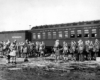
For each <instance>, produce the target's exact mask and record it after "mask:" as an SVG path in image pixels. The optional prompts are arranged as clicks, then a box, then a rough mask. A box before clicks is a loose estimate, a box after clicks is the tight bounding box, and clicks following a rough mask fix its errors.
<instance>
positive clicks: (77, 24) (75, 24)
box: [31, 20, 100, 30]
mask: <svg viewBox="0 0 100 80" xmlns="http://www.w3.org/2000/svg"><path fill="white" fill-rule="evenodd" d="M91 25H100V20H93V21H82V22H73V23H61V24H52V25H41V26H34V27H32V28H31V30H36V29H48V28H65V27H67V28H69V27H84V26H91Z"/></svg>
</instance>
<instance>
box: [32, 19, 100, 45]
mask: <svg viewBox="0 0 100 80" xmlns="http://www.w3.org/2000/svg"><path fill="white" fill-rule="evenodd" d="M31 34H32V42H36V41H44V42H45V44H46V45H47V46H53V45H54V42H55V40H57V39H58V40H59V41H60V44H61V45H62V44H63V41H66V42H67V43H69V44H70V42H71V41H78V40H80V39H82V40H83V42H85V41H86V40H91V41H93V42H94V41H95V39H98V40H100V20H95V21H85V22H74V23H67V24H54V25H42V26H36V27H33V28H32V29H31Z"/></svg>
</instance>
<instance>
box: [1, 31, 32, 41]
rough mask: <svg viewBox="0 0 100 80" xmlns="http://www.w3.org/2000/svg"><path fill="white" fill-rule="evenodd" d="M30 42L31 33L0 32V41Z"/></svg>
mask: <svg viewBox="0 0 100 80" xmlns="http://www.w3.org/2000/svg"><path fill="white" fill-rule="evenodd" d="M26 39H28V40H31V33H30V31H29V30H20V31H4V32H0V41H7V40H10V41H11V42H13V41H14V40H17V42H25V40H26Z"/></svg>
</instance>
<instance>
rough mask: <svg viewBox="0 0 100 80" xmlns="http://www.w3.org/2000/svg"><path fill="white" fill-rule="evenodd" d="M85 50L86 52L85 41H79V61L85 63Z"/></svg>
mask: <svg viewBox="0 0 100 80" xmlns="http://www.w3.org/2000/svg"><path fill="white" fill-rule="evenodd" d="M83 50H84V44H83V41H82V40H79V41H78V54H79V61H83V60H84V55H83Z"/></svg>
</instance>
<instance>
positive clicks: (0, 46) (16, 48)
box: [0, 40, 45, 63]
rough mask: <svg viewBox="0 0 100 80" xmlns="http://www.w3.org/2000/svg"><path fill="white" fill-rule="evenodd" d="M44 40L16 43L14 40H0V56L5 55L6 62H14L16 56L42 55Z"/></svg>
mask: <svg viewBox="0 0 100 80" xmlns="http://www.w3.org/2000/svg"><path fill="white" fill-rule="evenodd" d="M44 49H45V44H44V42H43V41H42V42H36V43H32V42H30V41H28V40H26V41H25V42H21V43H18V42H17V41H16V40H14V41H13V42H10V41H9V40H8V41H6V42H3V41H2V42H0V56H2V57H6V58H7V59H8V62H9V63H10V60H11V61H12V63H16V57H23V58H28V57H30V56H43V54H44V51H45V50H44Z"/></svg>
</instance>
